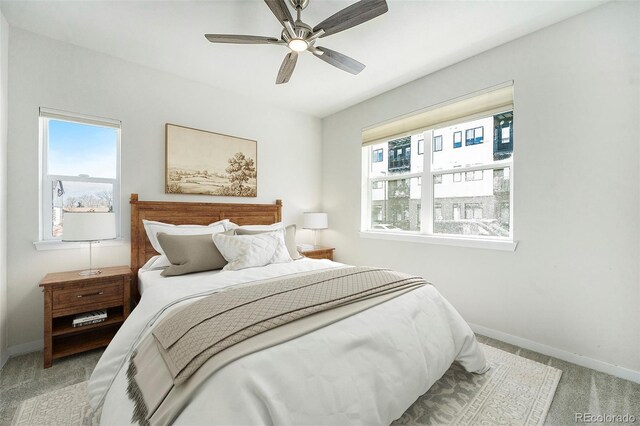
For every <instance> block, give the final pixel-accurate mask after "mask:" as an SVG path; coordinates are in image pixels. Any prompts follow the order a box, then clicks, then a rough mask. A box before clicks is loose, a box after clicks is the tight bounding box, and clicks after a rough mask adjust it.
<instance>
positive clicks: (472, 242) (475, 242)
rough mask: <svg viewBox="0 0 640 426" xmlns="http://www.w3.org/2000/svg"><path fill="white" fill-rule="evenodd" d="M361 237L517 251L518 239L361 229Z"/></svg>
mask: <svg viewBox="0 0 640 426" xmlns="http://www.w3.org/2000/svg"><path fill="white" fill-rule="evenodd" d="M360 238H372V239H378V240H394V241H407V242H412V243H424V244H439V245H445V246H457V247H471V248H481V249H489V250H500V251H515V250H516V247H517V246H518V242H517V241H508V240H498V239H488V238H484V239H481V238H460V237H454V236H450V235H447V236H436V235H422V234H409V233H397V232H376V231H361V232H360Z"/></svg>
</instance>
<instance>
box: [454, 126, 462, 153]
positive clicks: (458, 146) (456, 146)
mask: <svg viewBox="0 0 640 426" xmlns="http://www.w3.org/2000/svg"><path fill="white" fill-rule="evenodd" d="M456 135H460V142H456ZM456 148H462V130H458V131H456V132H453V149H456Z"/></svg>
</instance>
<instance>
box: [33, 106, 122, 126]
mask: <svg viewBox="0 0 640 426" xmlns="http://www.w3.org/2000/svg"><path fill="white" fill-rule="evenodd" d="M40 117H46V118H51V119H54V120H63V121H69V120H73V121H75V122H79V123H84V124H91V125H94V126H103V127H114V128H116V129H119V128H120V127H121V124H122V122H121V121H120V120H114V119H113V118H102V117H92V116H90V115H84V114H78V113H75V112H67V111H60V110H56V109H52V108H44V107H40Z"/></svg>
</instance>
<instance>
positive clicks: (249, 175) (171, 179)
mask: <svg viewBox="0 0 640 426" xmlns="http://www.w3.org/2000/svg"><path fill="white" fill-rule="evenodd" d="M257 177H258V142H257V141H254V140H251V139H245V138H240V137H236V136H229V135H224V134H221V133H215V132H210V131H207V130H200V129H194V128H192V127H186V126H180V125H177V124H171V123H166V124H165V193H167V194H189V195H195V194H198V195H214V196H224V197H257V195H258V179H257Z"/></svg>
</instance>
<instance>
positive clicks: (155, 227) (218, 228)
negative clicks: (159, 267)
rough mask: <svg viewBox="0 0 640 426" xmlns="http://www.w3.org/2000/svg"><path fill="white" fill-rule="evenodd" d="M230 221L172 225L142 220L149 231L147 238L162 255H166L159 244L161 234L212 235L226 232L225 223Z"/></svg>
mask: <svg viewBox="0 0 640 426" xmlns="http://www.w3.org/2000/svg"><path fill="white" fill-rule="evenodd" d="M228 222H229V220H228V219H225V220H221V221H218V222H214V223H212V224H210V225H207V226H203V225H172V224H170V223H163V222H155V221H153V220H144V219H143V220H142V223H143V224H144V229H145V231H147V237H149V242H150V243H151V245H152V246H153V248H154V249H155V251H157V252H158V253H160V254H164V251H163V250H162V247H161V246H160V243H159V242H158V238H157V237H156V235H158V233H159V232H164V233H165V234H170V235H211V234H215V233H218V232H224V231H226V230H227V229H226V228H225V223H228Z"/></svg>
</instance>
